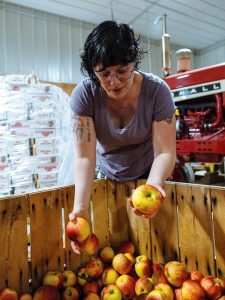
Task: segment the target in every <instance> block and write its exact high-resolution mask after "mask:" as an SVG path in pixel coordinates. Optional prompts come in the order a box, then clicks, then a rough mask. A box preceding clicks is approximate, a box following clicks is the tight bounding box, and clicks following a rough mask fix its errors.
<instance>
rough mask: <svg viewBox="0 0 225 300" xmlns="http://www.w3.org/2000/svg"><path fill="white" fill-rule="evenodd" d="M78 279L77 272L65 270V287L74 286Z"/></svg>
mask: <svg viewBox="0 0 225 300" xmlns="http://www.w3.org/2000/svg"><path fill="white" fill-rule="evenodd" d="M76 281H77V277H76V274H75V272H73V271H72V270H65V271H63V287H64V288H66V287H68V286H74V285H75V283H76Z"/></svg>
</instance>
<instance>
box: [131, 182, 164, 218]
mask: <svg viewBox="0 0 225 300" xmlns="http://www.w3.org/2000/svg"><path fill="white" fill-rule="evenodd" d="M162 201H163V198H162V194H161V193H160V191H159V190H158V189H157V188H156V187H155V186H153V185H150V184H142V185H140V186H138V187H137V188H136V189H135V190H133V192H132V195H131V202H132V204H133V206H134V208H136V209H137V211H138V212H139V213H141V214H144V215H149V216H151V217H154V216H155V215H156V214H157V213H158V211H159V209H160V208H161V206H162Z"/></svg>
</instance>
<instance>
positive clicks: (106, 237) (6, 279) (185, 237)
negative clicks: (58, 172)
mask: <svg viewBox="0 0 225 300" xmlns="http://www.w3.org/2000/svg"><path fill="white" fill-rule="evenodd" d="M141 183H143V181H131V182H127V183H115V182H112V181H106V180H98V181H95V182H94V184H93V191H92V202H91V207H92V212H93V223H92V227H93V231H94V232H95V233H96V234H97V236H98V238H99V242H100V247H102V246H105V245H109V244H110V245H112V246H118V245H119V243H120V242H122V241H125V240H132V241H133V243H134V244H135V247H136V254H146V255H148V256H149V257H150V258H151V259H152V260H153V262H167V261H170V260H179V261H182V262H184V263H185V264H186V266H187V268H188V269H189V270H192V269H198V270H200V271H202V272H203V273H204V274H212V275H216V276H218V277H220V278H223V279H225V226H224V215H225V188H223V187H210V186H200V185H190V184H176V183H169V182H168V183H167V184H166V187H165V189H166V193H167V199H166V200H165V201H164V203H163V206H162V208H161V210H160V212H159V214H158V215H157V216H156V217H155V218H153V219H152V220H151V221H149V220H146V219H143V218H140V217H137V216H136V215H134V213H133V212H132V211H131V208H130V206H129V204H128V203H127V198H128V197H129V195H130V194H131V191H132V189H133V188H135V187H136V186H137V185H140V184H141ZM73 198H74V186H67V187H63V188H56V189H52V190H50V191H40V192H35V193H30V194H26V195H23V196H18V197H16V196H14V197H6V198H4V199H1V200H0V228H1V231H0V232H1V233H0V234H1V239H0V265H1V268H0V288H3V287H5V286H9V287H11V288H14V289H16V290H17V291H18V292H19V293H21V292H26V291H30V292H31V291H33V290H34V289H35V288H36V287H37V286H38V285H39V284H40V280H41V278H42V276H43V274H44V273H45V272H46V271H48V270H60V271H63V270H64V269H65V268H66V269H72V270H75V269H76V268H78V267H79V266H80V265H81V264H82V262H85V261H87V260H88V259H89V257H88V256H85V255H82V256H77V255H75V254H74V253H73V252H72V250H71V246H70V241H69V240H68V238H67V237H66V236H65V224H66V223H67V221H68V214H69V212H70V211H71V209H72V206H73ZM28 236H29V239H28ZM28 242H29V244H28Z"/></svg>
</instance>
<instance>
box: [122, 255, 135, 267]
mask: <svg viewBox="0 0 225 300" xmlns="http://www.w3.org/2000/svg"><path fill="white" fill-rule="evenodd" d="M124 255H125V256H126V257H127V258H128V259H129V260H130V261H131V263H132V266H133V265H134V263H135V257H134V255H133V254H131V253H130V252H126V253H124Z"/></svg>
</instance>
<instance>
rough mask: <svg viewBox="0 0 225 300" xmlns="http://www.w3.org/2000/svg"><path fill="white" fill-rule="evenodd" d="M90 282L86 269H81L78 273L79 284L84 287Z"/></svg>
mask: <svg viewBox="0 0 225 300" xmlns="http://www.w3.org/2000/svg"><path fill="white" fill-rule="evenodd" d="M88 280H89V276H88V274H87V272H86V268H81V269H80V270H79V271H78V273H77V283H78V284H79V285H80V286H83V285H84V284H85V283H86V282H87V281H88Z"/></svg>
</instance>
